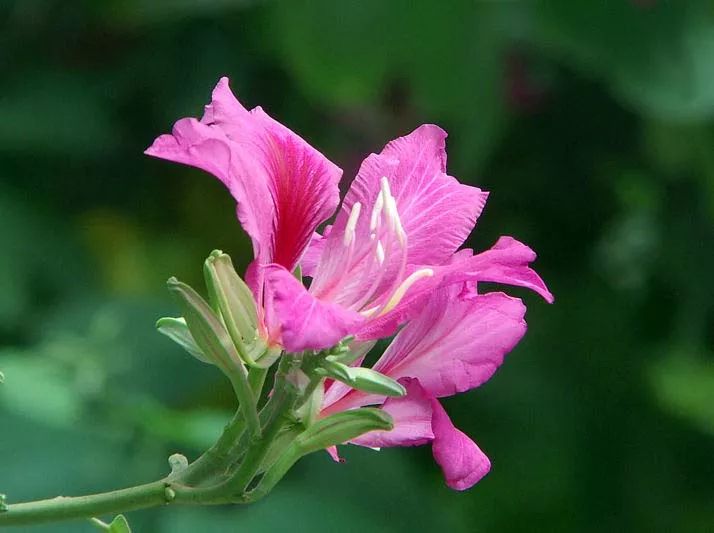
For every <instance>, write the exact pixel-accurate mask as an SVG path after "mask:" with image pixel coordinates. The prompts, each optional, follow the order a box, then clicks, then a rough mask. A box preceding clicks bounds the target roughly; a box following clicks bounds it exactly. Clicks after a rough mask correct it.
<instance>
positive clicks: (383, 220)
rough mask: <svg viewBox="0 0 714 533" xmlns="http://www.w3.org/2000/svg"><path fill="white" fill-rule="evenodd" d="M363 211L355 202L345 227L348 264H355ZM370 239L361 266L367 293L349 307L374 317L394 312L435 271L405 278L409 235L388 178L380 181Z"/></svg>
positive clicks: (362, 283)
mask: <svg viewBox="0 0 714 533" xmlns="http://www.w3.org/2000/svg"><path fill="white" fill-rule="evenodd" d="M361 211H362V205H361V204H360V203H359V202H355V204H354V205H353V206H352V210H351V211H350V215H349V218H348V220H347V224H346V225H345V233H344V237H343V244H344V245H345V246H346V247H348V253H347V259H348V260H347V261H346V264H347V265H351V264H352V259H353V255H354V247H355V235H356V227H357V223H358V220H359V216H360V213H361ZM369 239H370V242H369V243H366V246H364V248H365V249H366V251H367V253H366V255H367V257H365V258H364V260H363V262H362V264H361V266H362V268H361V270H362V276H361V279H360V281H359V286H361V287H367V290H366V291H364V292H363V293H362V295H361V297H360V298H359V299H357V301H355V302H353V303H352V304H351V305H350V306H349V307H350V308H351V309H353V310H355V311H359V312H360V313H362V314H363V315H365V316H368V317H372V316H379V315H382V314H384V313H387V312H389V311H391V310H392V309H394V308H395V307H396V306H397V305H398V304H399V302H400V301H401V300H402V298H403V297H404V295H405V294H406V293H407V291H408V290H409V288H410V287H411V286H412V285H413V284H414V283H415V282H416V281H418V280H420V279H422V278H425V277H430V276H433V275H434V272H433V271H432V270H431V269H428V268H425V269H421V270H417V271H416V272H414V273H412V274H411V275H410V276H408V277H407V278H406V279H404V274H405V270H406V266H407V255H408V248H407V234H406V232H405V231H404V226H403V225H402V221H401V219H400V217H399V211H398V210H397V201H396V199H395V198H394V196H393V195H392V192H391V189H390V187H389V180H388V179H387V178H386V177H382V179H381V181H380V191H379V194H378V195H377V198H376V200H375V202H374V206H373V207H372V212H371V214H370V218H369ZM361 244H362V243H361ZM390 280H391V281H390ZM378 301H379V303H376V302H378Z"/></svg>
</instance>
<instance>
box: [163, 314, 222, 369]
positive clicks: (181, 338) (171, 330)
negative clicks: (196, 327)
mask: <svg viewBox="0 0 714 533" xmlns="http://www.w3.org/2000/svg"><path fill="white" fill-rule="evenodd" d="M156 329H158V330H159V333H161V334H163V335H166V336H167V337H168V338H169V339H171V340H172V341H174V342H175V343H176V344H178V345H179V346H181V348H183V349H184V350H186V351H187V352H188V353H190V354H191V355H192V356H194V357H195V358H196V359H198V360H199V361H201V362H203V363H208V364H209V365H213V364H215V363H214V362H213V361H211V360H210V359H209V358H208V357H206V355H205V354H204V353H203V352H202V351H201V349H200V348H199V347H198V345H197V344H196V341H195V340H194V338H193V336H191V332H190V331H189V329H188V326H187V325H186V320H185V319H184V318H183V317H178V318H172V317H164V318H160V319H159V320H158V321H157V322H156Z"/></svg>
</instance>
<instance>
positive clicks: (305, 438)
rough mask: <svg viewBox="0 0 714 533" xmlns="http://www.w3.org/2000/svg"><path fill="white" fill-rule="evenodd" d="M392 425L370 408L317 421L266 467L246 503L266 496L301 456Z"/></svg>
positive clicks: (384, 413) (383, 416)
mask: <svg viewBox="0 0 714 533" xmlns="http://www.w3.org/2000/svg"><path fill="white" fill-rule="evenodd" d="M393 426H394V423H393V421H392V417H391V416H389V414H387V413H386V412H384V411H382V410H381V409H374V408H371V407H363V408H361V409H352V410H349V411H342V412H340V413H335V414H334V415H330V416H328V417H326V418H323V419H321V420H318V421H317V422H315V423H314V424H313V425H312V426H310V427H309V428H307V429H306V430H305V431H303V432H302V433H301V434H300V435H298V436H297V437H296V438H295V440H294V441H293V443H292V444H291V445H290V446H289V447H288V448H287V449H286V450H285V452H284V453H283V454H282V455H281V456H280V458H279V459H278V460H277V461H275V463H274V464H273V465H272V466H271V467H270V468H268V470H267V471H266V472H265V475H263V477H262V479H261V480H260V483H258V486H257V487H256V488H255V489H253V490H252V491H251V492H249V493H248V494H247V496H246V501H255V500H257V499H259V498H261V497H263V496H265V495H266V494H267V493H268V492H270V491H271V490H272V489H273V487H275V485H276V484H277V483H278V481H280V480H281V479H282V478H283V476H284V475H285V474H286V473H287V472H288V470H290V468H292V466H293V465H294V464H295V463H296V462H297V461H298V460H299V459H300V458H301V457H303V456H305V455H307V454H309V453H312V452H316V451H318V450H323V449H325V448H329V447H330V446H336V445H337V444H343V443H345V442H347V441H350V440H352V439H355V438H357V437H359V436H360V435H364V434H365V433H369V432H370V431H377V430H383V431H389V430H391V429H392V428H393Z"/></svg>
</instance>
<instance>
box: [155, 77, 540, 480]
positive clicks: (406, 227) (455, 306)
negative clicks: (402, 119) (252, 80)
mask: <svg viewBox="0 0 714 533" xmlns="http://www.w3.org/2000/svg"><path fill="white" fill-rule="evenodd" d="M445 139H446V133H445V132H444V131H443V130H442V129H441V128H439V127H437V126H434V125H428V124H427V125H423V126H420V127H419V128H417V129H416V130H414V131H413V132H412V133H410V134H409V135H406V136H404V137H400V138H398V139H395V140H393V141H392V142H390V143H389V144H387V146H386V147H385V148H384V149H383V150H382V151H381V152H380V153H379V154H371V155H369V156H368V157H367V158H366V159H365V160H364V162H363V163H362V166H361V168H360V170H359V172H358V173H357V176H356V177H355V179H354V181H353V182H352V184H351V186H350V188H349V190H348V192H347V194H346V196H345V197H344V199H343V201H342V204H341V206H340V208H339V209H338V210H337V213H336V217H335V219H334V223H333V225H331V226H327V227H326V228H325V229H324V231H323V232H322V233H318V232H317V231H316V230H317V228H318V226H319V225H320V224H322V223H323V222H325V221H326V220H327V219H328V218H329V217H331V216H332V215H333V212H334V211H335V209H337V207H338V204H339V202H340V199H339V188H338V183H339V180H340V177H341V175H342V171H341V170H340V169H339V168H338V167H337V166H335V165H334V164H333V163H331V162H330V161H329V160H328V159H327V158H325V157H324V156H323V155H322V154H321V153H320V152H318V151H317V150H315V149H314V148H313V147H311V146H310V145H309V144H308V143H307V142H305V141H304V140H303V139H302V138H300V137H299V136H297V135H296V134H295V133H293V132H292V131H290V130H289V129H288V128H286V127H285V126H283V125H282V124H280V123H278V122H276V121H275V120H273V119H272V118H271V117H269V116H268V115H267V114H266V113H265V112H264V111H263V110H262V109H261V108H260V107H256V108H254V109H252V110H250V111H249V110H247V109H245V108H244V107H243V106H242V105H241V104H240V103H239V102H238V100H237V99H236V98H235V96H234V95H233V94H232V92H231V91H230V89H229V87H228V80H227V79H226V78H223V79H221V80H220V81H219V83H218V85H217V86H216V88H215V90H214V91H213V98H212V101H211V103H210V104H209V105H207V106H206V108H205V113H204V115H203V117H202V118H201V119H200V120H197V119H194V118H184V119H181V120H179V121H178V122H176V124H175V125H174V128H173V131H172V133H171V134H167V135H162V136H160V137H158V138H157V139H156V140H155V142H154V143H153V145H152V146H151V147H150V148H149V149H148V150H147V151H146V153H147V154H149V155H152V156H155V157H159V158H163V159H167V160H170V161H175V162H179V163H184V164H187V165H192V166H195V167H198V168H200V169H203V170H205V171H207V172H209V173H211V174H213V175H214V176H216V177H217V178H218V179H220V180H221V181H222V182H223V183H224V184H225V186H226V187H227V188H228V189H229V191H230V192H231V194H232V195H233V197H234V198H235V200H236V201H237V205H238V207H237V213H238V219H239V220H240V223H241V225H242V226H243V228H244V229H245V231H246V232H247V233H248V235H249V236H250V237H251V239H252V242H253V250H254V255H255V260H254V261H253V263H252V264H251V266H250V267H249V269H248V272H247V273H246V280H247V282H248V284H249V285H250V286H251V289H252V290H253V292H254V294H255V298H256V302H257V303H258V308H259V314H260V317H259V318H260V333H261V335H262V336H263V337H264V339H265V340H266V341H267V342H268V343H269V344H270V345H272V346H280V347H282V348H283V349H284V350H285V351H287V352H292V353H296V352H302V351H306V350H315V351H318V350H323V349H328V348H330V347H333V346H335V345H336V344H337V343H338V342H340V341H341V340H343V339H345V338H346V337H354V339H355V340H354V341H353V346H354V347H355V348H354V349H358V350H360V351H361V352H362V353H367V351H368V350H369V349H370V348H371V347H372V346H373V344H374V342H375V341H376V340H377V339H381V338H386V337H391V336H393V335H395V334H396V336H395V337H394V339H393V340H392V342H391V344H390V345H389V347H388V348H387V350H386V351H385V352H384V354H383V355H382V356H381V358H380V359H379V360H378V361H377V363H376V364H375V365H374V366H373V369H374V370H377V371H379V372H381V373H383V374H385V375H387V376H389V377H391V378H393V379H395V380H399V381H400V382H401V383H402V384H403V385H404V386H405V388H406V389H407V395H406V396H404V397H402V398H386V397H384V396H380V395H376V394H371V393H367V392H362V391H359V390H355V389H353V388H351V387H349V386H347V385H345V384H343V383H341V382H337V381H330V380H328V381H327V382H326V385H325V394H324V401H323V405H322V411H321V414H323V415H327V414H331V413H335V412H338V411H343V410H347V409H354V408H358V407H362V406H366V405H381V406H382V409H384V410H385V411H387V412H388V413H389V414H390V415H391V416H392V417H393V419H394V424H395V427H394V429H393V430H392V431H389V432H372V433H367V434H366V435H363V436H361V437H359V438H357V439H356V440H354V441H353V444H358V445H362V446H369V447H375V448H381V447H388V446H415V445H422V444H426V443H431V445H432V450H433V454H434V458H435V460H436V461H437V463H438V464H439V465H440V466H441V467H442V469H443V471H444V475H445V477H446V481H447V484H448V485H449V486H450V487H452V488H454V489H457V490H464V489H466V488H468V487H471V486H472V485H473V484H474V483H476V482H477V481H478V480H479V479H481V478H482V477H483V476H484V475H485V474H486V473H487V472H488V470H489V468H490V462H489V460H488V458H487V457H486V456H485V455H484V454H483V452H482V451H481V450H480V449H479V448H478V446H477V445H476V444H475V443H474V442H473V441H472V440H471V439H470V438H469V437H467V436H466V435H465V434H464V433H462V432H461V431H459V430H458V429H456V428H455V427H454V425H453V424H452V423H451V420H450V419H449V417H448V415H447V414H446V412H445V411H444V409H443V407H442V406H441V404H440V402H439V400H438V399H439V398H443V397H446V396H452V395H454V394H457V393H460V392H464V391H467V390H470V389H473V388H475V387H478V386H479V385H481V384H482V383H483V382H485V381H486V380H488V379H489V378H490V377H491V376H492V375H493V373H494V372H495V370H496V369H497V368H498V366H499V365H500V364H501V362H502V361H503V358H504V356H505V355H506V354H507V353H508V352H509V351H510V350H511V349H512V348H513V347H514V346H515V345H516V344H517V343H518V341H519V340H520V339H521V337H523V335H524V334H525V331H526V323H525V321H524V315H525V306H524V305H523V303H522V302H521V300H519V299H518V298H513V297H511V296H507V295H506V294H504V293H502V292H486V293H481V292H478V291H477V286H478V282H495V283H503V284H510V285H517V286H522V287H527V288H530V289H532V290H534V291H535V292H537V293H538V294H540V295H541V296H542V297H543V298H545V299H546V300H547V301H548V302H552V301H553V297H552V295H551V293H550V292H549V291H548V289H547V288H546V286H545V284H544V283H543V281H542V280H541V278H540V277H539V276H538V275H537V274H536V273H535V272H534V271H533V270H532V269H531V268H530V266H529V265H530V263H531V262H533V261H534V260H535V258H536V255H535V253H534V252H533V251H532V250H531V249H530V248H528V247H527V246H526V245H524V244H522V243H520V242H518V241H517V240H515V239H513V238H511V237H501V238H500V239H499V240H498V241H497V242H496V244H495V245H494V246H493V247H492V248H491V249H489V250H487V251H485V252H482V253H479V254H474V253H473V252H472V250H469V249H459V248H460V247H461V246H462V244H463V243H464V241H465V240H466V238H467V237H468V235H469V233H470V232H471V230H472V229H473V228H474V226H475V224H476V220H477V218H478V216H479V215H480V213H481V211H482V209H483V207H484V205H485V203H486V199H487V196H488V193H486V192H484V191H482V190H480V189H478V188H476V187H472V186H468V185H464V184H461V183H459V182H458V181H457V180H456V179H455V178H453V177H451V176H449V175H448V174H446V150H445ZM298 265H299V266H301V268H302V272H303V274H304V275H305V276H307V277H309V278H311V280H312V281H311V283H310V284H309V287H307V288H306V287H305V286H304V285H303V284H302V283H300V281H299V280H298V279H296V277H295V276H294V275H293V270H294V269H295V268H296V267H297V266H298ZM363 358H364V356H362V357H360V358H359V359H358V360H357V361H356V362H355V363H354V364H361V362H362V360H363ZM331 452H332V453H333V455H334V456H336V451H335V450H331Z"/></svg>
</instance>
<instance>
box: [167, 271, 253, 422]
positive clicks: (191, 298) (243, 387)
mask: <svg viewBox="0 0 714 533" xmlns="http://www.w3.org/2000/svg"><path fill="white" fill-rule="evenodd" d="M167 285H168V288H169V290H170V291H171V292H172V293H173V294H174V295H175V296H176V298H177V300H178V302H179V305H180V306H181V309H182V311H183V316H184V318H185V320H186V325H187V326H188V329H189V331H190V332H191V336H192V337H193V339H194V340H195V341H196V344H197V345H198V347H199V349H200V350H201V351H202V352H203V353H204V354H205V356H206V357H207V358H208V359H210V360H211V361H214V362H215V364H216V365H217V366H218V367H219V368H221V369H222V370H223V371H224V372H225V374H226V375H227V376H228V377H229V378H230V380H231V383H232V384H233V389H234V391H235V393H236V396H237V397H238V401H239V402H240V408H241V410H242V411H243V415H244V416H245V417H246V422H247V423H248V426H249V427H250V428H251V429H252V432H253V433H254V434H259V433H260V422H259V420H258V414H257V412H256V401H255V396H254V395H253V391H252V390H251V388H250V385H249V384H248V372H247V370H246V369H245V367H244V366H243V363H242V362H241V359H240V357H239V356H238V353H237V352H236V348H235V346H234V345H233V342H232V341H231V338H230V336H229V335H228V332H226V329H225V328H224V327H223V324H222V323H221V321H220V320H219V319H218V317H217V316H216V314H215V313H214V312H213V310H212V309H211V307H210V306H209V305H208V304H207V303H206V301H205V300H204V299H203V298H201V296H200V295H199V294H198V293H197V292H196V291H194V290H193V289H192V288H191V287H189V286H188V285H186V284H185V283H182V282H180V281H179V280H177V279H176V278H170V279H169V280H168V282H167Z"/></svg>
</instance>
